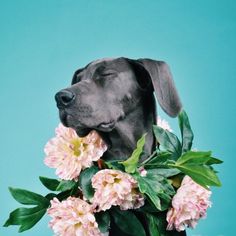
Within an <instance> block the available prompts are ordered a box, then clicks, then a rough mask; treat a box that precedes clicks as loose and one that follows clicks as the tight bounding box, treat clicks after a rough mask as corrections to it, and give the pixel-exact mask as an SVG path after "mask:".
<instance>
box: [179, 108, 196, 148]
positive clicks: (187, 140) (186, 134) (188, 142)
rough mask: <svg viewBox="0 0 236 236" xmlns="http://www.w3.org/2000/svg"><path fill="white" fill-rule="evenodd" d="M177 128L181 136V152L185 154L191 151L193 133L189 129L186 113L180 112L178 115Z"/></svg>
mask: <svg viewBox="0 0 236 236" xmlns="http://www.w3.org/2000/svg"><path fill="white" fill-rule="evenodd" d="M178 119H179V127H180V131H181V136H182V152H187V151H189V150H191V147H192V143H193V137H194V135H193V131H192V129H191V126H190V123H189V119H188V116H187V113H186V112H185V111H184V110H182V111H181V112H180V113H179V115H178Z"/></svg>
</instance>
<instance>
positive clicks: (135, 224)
mask: <svg viewBox="0 0 236 236" xmlns="http://www.w3.org/2000/svg"><path fill="white" fill-rule="evenodd" d="M111 216H112V218H113V220H114V222H115V224H116V225H117V227H118V228H120V229H121V230H122V231H123V232H124V233H126V234H128V235H131V236H137V235H138V236H146V233H145V230H144V228H143V226H142V224H141V222H140V221H139V219H138V218H137V216H136V215H135V214H134V213H133V212H132V211H121V210H119V209H118V208H113V209H112V210H111Z"/></svg>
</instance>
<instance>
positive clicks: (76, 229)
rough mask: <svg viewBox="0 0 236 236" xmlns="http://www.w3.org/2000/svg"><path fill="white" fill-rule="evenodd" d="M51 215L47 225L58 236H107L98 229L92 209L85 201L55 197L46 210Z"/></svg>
mask: <svg viewBox="0 0 236 236" xmlns="http://www.w3.org/2000/svg"><path fill="white" fill-rule="evenodd" d="M47 213H48V215H49V216H51V217H52V220H51V221H50V222H49V226H50V227H51V228H52V229H53V231H54V233H55V234H56V235H60V236H107V235H108V233H106V234H102V233H101V232H100V231H99V229H98V224H97V222H96V219H95V217H94V215H93V209H92V206H91V205H90V204H88V203H87V202H85V201H83V200H81V199H79V198H75V197H69V198H68V199H67V200H64V201H62V202H60V201H59V200H58V199H57V198H54V199H53V200H51V207H50V208H49V209H48V211H47Z"/></svg>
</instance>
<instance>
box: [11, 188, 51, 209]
mask: <svg viewBox="0 0 236 236" xmlns="http://www.w3.org/2000/svg"><path fill="white" fill-rule="evenodd" d="M9 191H10V193H11V195H12V197H13V198H14V199H15V200H16V201H18V202H19V203H21V204H24V205H39V206H46V207H47V206H49V204H50V202H49V200H48V199H47V198H45V197H43V196H42V195H40V194H37V193H33V192H30V191H28V190H25V189H19V188H11V187H9Z"/></svg>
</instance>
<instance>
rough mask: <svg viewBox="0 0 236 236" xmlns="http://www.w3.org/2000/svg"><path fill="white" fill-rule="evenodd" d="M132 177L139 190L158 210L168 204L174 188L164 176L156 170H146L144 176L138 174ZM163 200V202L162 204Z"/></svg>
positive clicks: (163, 208) (161, 209)
mask: <svg viewBox="0 0 236 236" xmlns="http://www.w3.org/2000/svg"><path fill="white" fill-rule="evenodd" d="M134 177H135V178H136V179H137V181H138V186H139V190H140V192H141V193H143V194H145V195H147V196H148V198H149V199H150V200H151V202H152V203H153V204H154V205H155V207H156V208H157V209H158V210H160V211H163V210H165V209H166V208H167V207H168V206H169V203H170V200H171V196H173V195H174V194H175V190H174V188H173V187H172V185H171V184H170V183H169V181H168V180H167V179H166V178H165V177H163V176H162V175H160V174H158V171H155V170H148V171H147V175H146V176H145V177H143V176H140V175H135V176H134ZM161 200H162V202H161ZM164 202H165V204H162V203H164Z"/></svg>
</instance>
